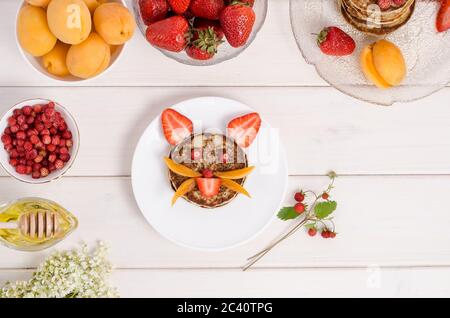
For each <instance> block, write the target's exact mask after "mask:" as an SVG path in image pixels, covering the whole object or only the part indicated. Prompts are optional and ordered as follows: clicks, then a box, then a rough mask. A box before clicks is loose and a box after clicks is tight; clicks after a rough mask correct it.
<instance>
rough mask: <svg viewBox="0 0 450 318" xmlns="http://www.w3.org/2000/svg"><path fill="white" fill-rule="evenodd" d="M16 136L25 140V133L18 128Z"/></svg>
mask: <svg viewBox="0 0 450 318" xmlns="http://www.w3.org/2000/svg"><path fill="white" fill-rule="evenodd" d="M16 138H17V139H22V140H25V139H26V138H27V134H26V133H25V132H24V131H23V130H20V131H18V132H17V134H16Z"/></svg>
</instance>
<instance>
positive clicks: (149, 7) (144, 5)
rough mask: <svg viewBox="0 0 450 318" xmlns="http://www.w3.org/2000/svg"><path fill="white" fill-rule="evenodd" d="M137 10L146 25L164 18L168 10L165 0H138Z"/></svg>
mask: <svg viewBox="0 0 450 318" xmlns="http://www.w3.org/2000/svg"><path fill="white" fill-rule="evenodd" d="M139 11H140V13H141V17H142V20H143V21H144V23H145V24H146V25H150V24H152V23H154V22H157V21H160V20H162V19H164V18H165V17H166V15H167V12H169V4H168V3H167V1H166V0H139Z"/></svg>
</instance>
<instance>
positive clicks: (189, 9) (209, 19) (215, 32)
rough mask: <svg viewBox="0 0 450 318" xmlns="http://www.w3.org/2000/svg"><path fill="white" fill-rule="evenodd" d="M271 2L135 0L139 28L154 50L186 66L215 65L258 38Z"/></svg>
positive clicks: (244, 0) (237, 53) (230, 57)
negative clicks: (268, 3)
mask: <svg viewBox="0 0 450 318" xmlns="http://www.w3.org/2000/svg"><path fill="white" fill-rule="evenodd" d="M267 2H268V0H134V11H135V15H136V20H137V25H138V26H139V29H140V30H141V32H142V34H143V35H144V37H145V38H146V39H147V41H148V42H149V43H150V45H152V46H153V47H155V48H157V49H159V50H160V51H161V52H162V53H163V54H164V55H166V56H168V57H170V58H172V59H174V60H176V61H178V62H180V63H183V64H188V65H194V66H203V65H214V64H218V63H221V62H224V61H227V60H229V59H232V58H234V57H236V56H238V55H239V54H240V53H242V52H243V51H244V50H245V49H246V48H247V47H248V46H249V45H250V44H251V43H252V42H253V40H254V39H255V38H256V35H257V33H258V32H259V30H260V29H261V27H262V26H263V24H264V21H265V19H266V15H267V6H268V5H267Z"/></svg>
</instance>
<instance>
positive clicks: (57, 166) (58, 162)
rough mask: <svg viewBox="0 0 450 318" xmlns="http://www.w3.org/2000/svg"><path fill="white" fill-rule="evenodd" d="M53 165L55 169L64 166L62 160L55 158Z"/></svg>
mask: <svg viewBox="0 0 450 318" xmlns="http://www.w3.org/2000/svg"><path fill="white" fill-rule="evenodd" d="M55 167H56V169H62V168H64V161H62V160H61V159H58V160H56V161H55Z"/></svg>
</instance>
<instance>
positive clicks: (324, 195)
mask: <svg viewBox="0 0 450 318" xmlns="http://www.w3.org/2000/svg"><path fill="white" fill-rule="evenodd" d="M329 197H330V195H329V194H328V193H326V192H324V193H322V199H324V200H328V198H329Z"/></svg>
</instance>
